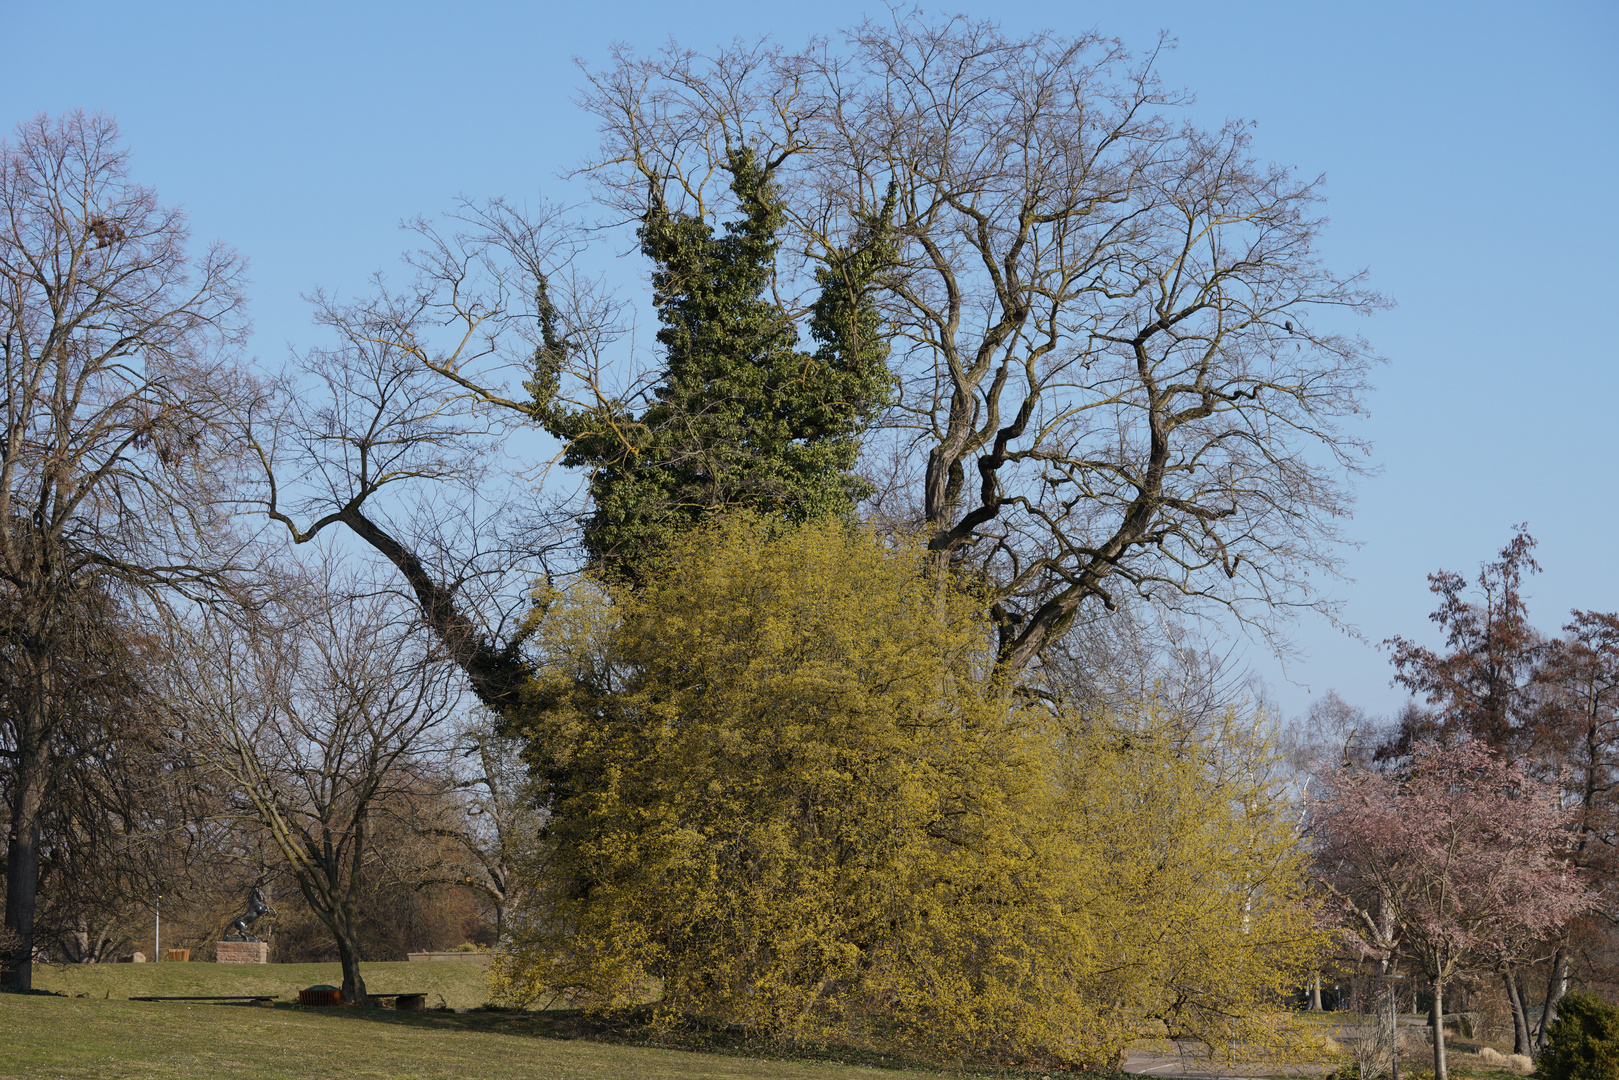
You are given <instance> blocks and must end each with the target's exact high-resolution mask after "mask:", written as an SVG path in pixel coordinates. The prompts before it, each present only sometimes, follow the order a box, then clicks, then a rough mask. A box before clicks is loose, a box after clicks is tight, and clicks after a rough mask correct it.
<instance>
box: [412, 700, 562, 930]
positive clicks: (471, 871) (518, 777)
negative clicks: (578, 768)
mask: <svg viewBox="0 0 1619 1080" xmlns="http://www.w3.org/2000/svg"><path fill="white" fill-rule="evenodd" d="M499 729H500V724H499V721H498V718H497V717H495V716H493V715H491V714H489V713H481V714H479V715H475V716H473V717H471V718H469V721H468V722H467V723H466V724H465V725H464V726H463V727H462V728H461V730H460V731H459V732H458V733H457V736H456V740H455V747H454V751H453V764H452V765H451V772H450V776H449V785H448V786H449V789H450V790H451V791H452V792H453V793H454V795H455V796H456V797H455V798H454V799H453V800H452V801H450V802H449V803H448V804H447V806H446V809H448V810H451V811H452V813H450V814H446V815H444V818H443V820H439V821H435V822H430V823H428V824H427V825H426V826H425V829H424V831H425V832H427V833H428V834H429V835H431V836H435V837H439V838H441V839H444V840H447V841H449V842H450V844H451V845H452V849H451V850H452V852H453V856H452V857H449V858H446V859H443V860H442V861H441V862H440V863H439V864H438V865H437V866H435V867H434V868H433V872H432V873H431V874H430V875H429V877H428V880H430V881H433V882H437V883H441V884H450V885H459V886H463V887H465V888H469V889H472V890H473V891H475V892H476V893H478V894H479V895H480V896H482V897H483V899H484V900H485V901H486V902H487V903H488V904H489V906H490V908H492V909H493V910H494V913H495V940H496V941H497V942H500V941H503V940H504V939H505V935H506V915H507V913H508V912H509V911H511V910H512V907H513V905H514V904H516V903H518V902H519V901H520V900H521V899H522V895H523V891H524V890H523V875H522V873H520V871H519V864H520V862H521V861H522V859H523V858H524V857H525V856H526V855H530V854H532V851H533V848H534V845H535V842H536V841H537V840H538V839H539V835H540V830H541V829H542V828H543V827H544V824H545V820H546V817H545V811H544V810H543V809H542V801H543V793H542V792H541V791H540V789H539V785H538V784H537V782H536V781H535V780H534V779H533V778H532V777H531V776H530V775H529V773H528V767H527V766H526V765H525V764H524V762H523V759H522V751H523V745H524V744H523V741H522V740H521V739H517V738H512V737H509V736H504V735H502V734H500V730H499Z"/></svg>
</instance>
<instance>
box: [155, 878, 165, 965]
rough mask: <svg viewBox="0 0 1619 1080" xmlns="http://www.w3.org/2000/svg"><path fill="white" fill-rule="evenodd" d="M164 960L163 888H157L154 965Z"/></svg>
mask: <svg viewBox="0 0 1619 1080" xmlns="http://www.w3.org/2000/svg"><path fill="white" fill-rule="evenodd" d="M162 959H163V886H161V885H159V886H158V887H157V902H156V903H155V904H153V905H152V963H154V964H155V963H157V962H158V961H160V960H162Z"/></svg>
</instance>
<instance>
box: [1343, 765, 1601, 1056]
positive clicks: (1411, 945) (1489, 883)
mask: <svg viewBox="0 0 1619 1080" xmlns="http://www.w3.org/2000/svg"><path fill="white" fill-rule="evenodd" d="M1323 779H1324V780H1325V783H1324V784H1323V785H1322V791H1321V794H1320V796H1319V797H1318V798H1317V800H1316V802H1315V803H1314V805H1313V806H1312V807H1311V822H1312V826H1313V832H1314V835H1315V837H1316V839H1317V842H1318V868H1319V876H1320V880H1321V882H1322V884H1323V886H1324V887H1325V888H1326V890H1327V892H1328V893H1329V894H1330V895H1331V896H1332V897H1333V899H1334V900H1335V901H1336V904H1337V906H1338V908H1339V910H1340V913H1341V915H1342V918H1343V926H1344V931H1345V934H1346V936H1347V937H1348V938H1349V940H1350V942H1351V944H1353V945H1354V946H1356V947H1357V948H1359V949H1360V950H1362V951H1363V952H1364V953H1365V954H1366V955H1368V956H1371V957H1375V958H1379V959H1382V960H1384V961H1385V962H1386V961H1389V960H1391V959H1392V958H1393V957H1394V956H1395V955H1396V954H1399V955H1403V956H1406V957H1408V958H1409V959H1410V961H1411V962H1412V963H1413V964H1414V965H1415V967H1416V968H1418V969H1419V970H1420V971H1421V973H1422V974H1423V976H1424V977H1425V978H1426V979H1427V981H1428V987H1429V989H1430V990H1431V991H1432V993H1433V1006H1432V1010H1433V1011H1432V1013H1431V1014H1430V1015H1431V1016H1432V1020H1433V1028H1434V1076H1435V1078H1436V1080H1446V1078H1447V1076H1448V1072H1447V1070H1446V1067H1445V1029H1444V1023H1443V1017H1444V1000H1445V987H1446V985H1447V984H1448V983H1449V982H1450V981H1451V979H1452V978H1454V977H1455V976H1456V975H1457V974H1458V973H1460V972H1462V971H1464V970H1466V969H1468V968H1470V967H1474V966H1486V965H1489V964H1491V963H1492V962H1494V961H1495V960H1496V959H1497V958H1498V957H1499V956H1500V954H1501V950H1502V949H1503V948H1504V947H1507V946H1508V945H1509V944H1510V943H1512V942H1521V941H1522V940H1524V939H1525V938H1526V937H1539V936H1543V935H1545V934H1548V933H1550V932H1551V931H1552V930H1554V929H1555V928H1556V927H1558V926H1559V925H1561V924H1562V923H1564V922H1566V921H1567V920H1568V919H1570V918H1571V917H1573V916H1574V915H1576V914H1578V913H1579V912H1581V911H1583V910H1585V909H1586V908H1588V907H1589V906H1590V904H1591V898H1590V896H1589V894H1588V892H1587V890H1586V888H1585V886H1584V884H1583V883H1582V882H1581V881H1580V880H1579V878H1578V877H1577V876H1576V874H1575V872H1574V871H1573V870H1572V869H1571V868H1570V867H1569V866H1568V864H1567V863H1566V862H1565V861H1564V860H1563V859H1562V857H1561V856H1560V851H1561V849H1562V848H1563V847H1564V846H1565V845H1566V844H1567V842H1568V840H1569V839H1570V833H1569V830H1570V826H1571V824H1572V817H1571V815H1570V814H1568V813H1565V812H1564V811H1563V810H1562V809H1560V808H1559V806H1558V802H1557V796H1556V792H1555V790H1554V789H1553V788H1552V787H1550V786H1549V785H1545V784H1541V783H1538V782H1536V781H1534V780H1531V779H1529V778H1528V777H1526V776H1524V775H1523V774H1522V773H1521V772H1519V770H1518V768H1517V766H1515V765H1507V764H1504V763H1502V762H1501V761H1498V760H1497V759H1496V758H1495V757H1494V755H1492V754H1491V753H1490V751H1489V750H1488V749H1486V748H1485V747H1484V746H1482V745H1481V744H1479V743H1477V742H1471V741H1469V742H1463V743H1461V744H1459V745H1455V746H1451V747H1440V746H1437V745H1435V744H1433V743H1425V744H1421V745H1419V746H1418V747H1416V749H1415V750H1414V751H1413V753H1412V755H1411V757H1410V758H1409V759H1408V760H1407V762H1406V763H1405V765H1404V766H1403V767H1402V768H1400V769H1397V770H1393V771H1391V772H1388V773H1383V772H1378V771H1375V770H1372V769H1367V768H1357V767H1347V766H1340V767H1339V768H1337V769H1336V770H1334V771H1333V772H1331V773H1329V774H1328V775H1327V776H1326V777H1324V778H1323Z"/></svg>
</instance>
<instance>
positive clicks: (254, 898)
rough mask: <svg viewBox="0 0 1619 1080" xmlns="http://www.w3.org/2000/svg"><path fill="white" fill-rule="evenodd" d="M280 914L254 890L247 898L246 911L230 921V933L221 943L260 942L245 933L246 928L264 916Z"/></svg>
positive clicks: (258, 939) (262, 895) (261, 894)
mask: <svg viewBox="0 0 1619 1080" xmlns="http://www.w3.org/2000/svg"><path fill="white" fill-rule="evenodd" d="M278 914H280V912H278V911H276V909H275V908H273V907H271V906H270V903H269V901H267V900H265V899H264V894H263V893H261V892H259V890H257V889H254V890H253V894H252V895H251V896H249V897H248V898H247V910H246V911H244V912H242V914H240V915H238V916H236V918H235V919H233V920H232V921H231V924H230V928H231V932H230V933H228V934H226V935H225V936H224V937H223V938H222V939H221V940H223V941H260V940H262V939H260V938H256V937H254V936H253V935H252V934H249V933H248V932H247V928H248V927H250V926H252V925H253V924H254V923H256V922H258V921H259V919H260V918H261V917H263V916H265V915H278Z"/></svg>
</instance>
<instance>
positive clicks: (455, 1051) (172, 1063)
mask: <svg viewBox="0 0 1619 1080" xmlns="http://www.w3.org/2000/svg"><path fill="white" fill-rule="evenodd" d="M174 966H175V967H180V966H182V965H179V964H176V965H174ZM289 966H290V965H289ZM401 966H403V965H401ZM445 966H449V965H445ZM538 1019H539V1018H538V1017H536V1016H534V1015H533V1014H529V1015H528V1016H523V1015H514V1014H501V1013H467V1014H464V1015H457V1014H455V1013H443V1012H440V1013H433V1012H428V1013H400V1012H394V1011H392V1010H383V1009H300V1008H297V1007H295V1006H285V1005H283V1006H277V1007H275V1008H263V1007H259V1008H255V1007H252V1006H242V1005H212V1004H197V1003H182V1002H141V1001H119V1000H116V999H106V998H102V999H96V998H58V997H43V996H39V997H27V996H22V995H12V994H5V995H0V1077H18V1078H21V1077H27V1078H29V1080H81V1078H90V1077H94V1078H96V1080H137V1078H139V1080H159V1078H162V1080H167V1078H170V1077H173V1078H182V1077H183V1078H190V1077H195V1078H197V1080H283V1078H285V1080H320V1078H327V1077H330V1078H333V1080H336V1078H338V1077H342V1078H344V1080H451V1078H455V1080H461V1078H466V1080H473V1078H476V1080H518V1078H522V1080H587V1078H588V1080H631V1078H646V1080H733V1078H734V1080H839V1078H855V1077H863V1078H868V1080H870V1078H882V1080H903V1078H920V1077H922V1076H928V1075H931V1076H937V1075H938V1074H937V1073H922V1072H907V1071H899V1070H886V1069H871V1068H860V1067H850V1066H841V1065H836V1064H818V1063H814V1062H796V1061H764V1060H750V1059H747V1058H742V1057H729V1056H719V1055H714V1054H698V1053H688V1052H684V1051H680V1050H656V1049H650V1048H645V1047H636V1046H625V1045H615V1044H612V1043H600V1042H587V1041H585V1040H582V1039H576V1040H561V1039H551V1038H541V1037H538V1036H536V1035H534V1034H532V1033H531V1031H532V1027H531V1025H532V1024H533V1023H534V1022H535V1021H537V1020H538Z"/></svg>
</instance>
